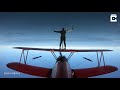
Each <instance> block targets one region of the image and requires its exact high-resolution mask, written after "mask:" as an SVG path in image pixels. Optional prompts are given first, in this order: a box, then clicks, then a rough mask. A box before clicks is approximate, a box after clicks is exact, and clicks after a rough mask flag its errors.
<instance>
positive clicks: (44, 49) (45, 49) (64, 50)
mask: <svg viewBox="0 0 120 90" xmlns="http://www.w3.org/2000/svg"><path fill="white" fill-rule="evenodd" d="M14 48H15V49H24V50H42V51H54V52H55V51H56V52H101V51H113V50H108V49H79V50H78V49H48V48H31V47H14Z"/></svg>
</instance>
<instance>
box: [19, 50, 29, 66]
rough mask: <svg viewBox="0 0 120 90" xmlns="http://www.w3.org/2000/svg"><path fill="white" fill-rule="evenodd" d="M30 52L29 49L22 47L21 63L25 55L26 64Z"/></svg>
mask: <svg viewBox="0 0 120 90" xmlns="http://www.w3.org/2000/svg"><path fill="white" fill-rule="evenodd" d="M25 51H27V53H26V54H25ZM28 52H29V50H24V49H22V53H21V56H20V61H19V63H21V61H22V57H23V58H24V63H25V64H26V62H27V57H28Z"/></svg>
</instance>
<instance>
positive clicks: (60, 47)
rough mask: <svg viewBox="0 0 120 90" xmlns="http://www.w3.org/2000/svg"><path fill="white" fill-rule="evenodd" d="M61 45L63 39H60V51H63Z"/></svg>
mask: <svg viewBox="0 0 120 90" xmlns="http://www.w3.org/2000/svg"><path fill="white" fill-rule="evenodd" d="M61 44H62V38H61V39H60V45H59V49H61Z"/></svg>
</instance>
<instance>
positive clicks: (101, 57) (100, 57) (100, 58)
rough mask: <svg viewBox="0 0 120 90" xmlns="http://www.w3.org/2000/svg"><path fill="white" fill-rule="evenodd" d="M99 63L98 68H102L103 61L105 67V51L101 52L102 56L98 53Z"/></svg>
mask: <svg viewBox="0 0 120 90" xmlns="http://www.w3.org/2000/svg"><path fill="white" fill-rule="evenodd" d="M97 61H98V67H100V64H101V61H103V64H104V66H105V60H104V54H103V51H101V52H100V56H99V54H98V52H97Z"/></svg>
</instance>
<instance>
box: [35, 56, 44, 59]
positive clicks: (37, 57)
mask: <svg viewBox="0 0 120 90" xmlns="http://www.w3.org/2000/svg"><path fill="white" fill-rule="evenodd" d="M40 57H42V56H38V57H34V58H33V59H37V58H40Z"/></svg>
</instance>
